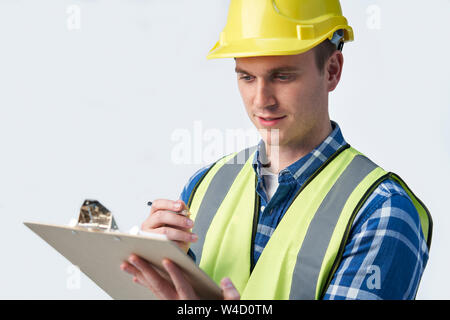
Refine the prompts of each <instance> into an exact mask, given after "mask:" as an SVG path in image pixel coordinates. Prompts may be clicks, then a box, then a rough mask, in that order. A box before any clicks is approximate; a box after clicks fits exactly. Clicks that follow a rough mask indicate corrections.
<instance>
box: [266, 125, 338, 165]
mask: <svg viewBox="0 0 450 320" xmlns="http://www.w3.org/2000/svg"><path fill="white" fill-rule="evenodd" d="M328 123H329V125H328V126H323V127H322V128H321V129H320V130H316V131H314V133H311V134H309V135H308V137H310V139H303V140H302V141H296V142H295V143H288V144H285V145H279V146H273V145H269V144H267V143H266V155H267V159H268V160H269V163H270V166H266V167H265V169H266V170H269V171H271V172H273V173H277V174H278V173H279V172H280V171H281V170H283V169H284V168H286V167H288V166H289V165H291V164H293V163H294V162H296V161H297V160H299V159H300V158H303V157H304V156H306V155H307V154H308V153H310V152H311V151H312V150H313V149H314V148H316V147H317V146H318V145H319V144H320V143H322V142H323V141H324V140H325V139H326V138H327V137H328V136H329V135H330V134H331V132H332V130H333V128H332V126H331V122H330V121H328Z"/></svg>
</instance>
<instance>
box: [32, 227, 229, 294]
mask: <svg viewBox="0 0 450 320" xmlns="http://www.w3.org/2000/svg"><path fill="white" fill-rule="evenodd" d="M112 223H113V222H112V221H110V222H109V224H110V225H111V224H112ZM24 224H25V225H26V226H27V227H28V228H30V229H31V230H32V231H33V232H35V233H36V234H37V235H38V236H39V237H41V238H42V239H43V240H45V241H46V242H47V243H48V244H49V245H50V246H52V247H53V248H54V249H56V250H57V251H58V252H59V253H60V254H62V255H63V256H64V257H65V258H67V259H68V260H69V261H70V262H71V263H72V264H74V265H76V266H78V267H79V268H80V270H81V271H82V272H83V273H84V274H86V275H87V276H88V277H89V278H90V279H91V280H92V281H94V282H95V283H96V284H97V285H98V286H99V287H100V288H102V289H103V290H104V291H105V292H106V293H107V294H108V295H110V296H111V297H112V298H113V299H156V297H155V296H154V295H153V293H152V292H151V291H150V290H149V289H147V288H145V287H143V286H141V285H139V284H136V283H134V282H133V281H132V280H131V275H129V274H128V273H126V272H124V271H122V270H121V269H120V264H121V263H122V262H123V261H125V260H127V259H128V257H129V256H130V255H131V254H132V253H135V254H137V255H139V256H141V257H142V258H144V259H146V260H148V261H149V262H151V263H152V264H153V265H154V266H155V267H157V268H158V270H159V271H160V272H161V273H163V274H165V271H163V270H164V268H163V266H162V263H161V262H162V260H163V259H164V258H168V259H170V260H172V261H173V262H174V263H176V264H177V265H178V266H179V267H180V268H181V269H183V271H184V272H185V274H186V275H187V278H188V281H189V282H190V283H191V284H192V286H193V287H194V289H195V291H196V293H197V294H198V295H199V297H200V298H201V299H222V292H221V289H220V288H219V286H218V285H217V284H216V283H215V282H214V281H213V280H212V279H211V278H210V277H209V276H208V275H207V274H206V273H205V272H203V270H201V269H200V268H199V267H198V266H197V265H196V264H195V263H194V261H193V260H192V259H191V258H190V257H189V256H188V255H186V253H184V252H183V251H182V250H180V249H179V248H178V246H177V245H176V244H174V243H173V242H172V241H169V240H167V239H165V238H164V237H158V236H156V237H150V236H149V234H146V235H139V234H138V235H132V234H127V233H121V232H119V231H117V230H108V229H107V230H101V229H98V228H97V229H89V228H85V227H80V226H79V225H77V226H60V225H51V224H42V223H34V222H24Z"/></svg>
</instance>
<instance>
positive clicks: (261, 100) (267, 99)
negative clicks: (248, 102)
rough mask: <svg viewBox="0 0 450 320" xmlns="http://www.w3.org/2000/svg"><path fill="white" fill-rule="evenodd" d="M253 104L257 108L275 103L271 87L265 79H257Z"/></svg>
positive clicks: (271, 105)
mask: <svg viewBox="0 0 450 320" xmlns="http://www.w3.org/2000/svg"><path fill="white" fill-rule="evenodd" d="M255 90H256V92H255V98H254V101H253V105H254V106H255V107H256V108H258V109H263V108H267V107H273V106H274V105H276V100H275V97H274V93H273V89H272V88H271V86H270V84H268V83H267V82H266V81H265V80H259V81H257V84H256V88H255Z"/></svg>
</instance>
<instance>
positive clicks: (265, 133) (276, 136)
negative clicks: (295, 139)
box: [258, 128, 283, 146]
mask: <svg viewBox="0 0 450 320" xmlns="http://www.w3.org/2000/svg"><path fill="white" fill-rule="evenodd" d="M258 131H259V134H260V135H261V138H262V139H263V140H264V142H265V143H266V145H275V146H278V145H280V144H281V143H282V141H283V132H282V130H281V129H279V128H269V129H268V128H259V129H258Z"/></svg>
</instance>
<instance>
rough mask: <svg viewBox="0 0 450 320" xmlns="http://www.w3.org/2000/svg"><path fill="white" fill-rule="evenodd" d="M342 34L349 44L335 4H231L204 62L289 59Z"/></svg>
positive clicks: (246, 0) (254, 0)
mask: <svg viewBox="0 0 450 320" xmlns="http://www.w3.org/2000/svg"><path fill="white" fill-rule="evenodd" d="M338 30H343V38H342V40H340V39H339V41H342V42H347V41H352V40H353V29H352V27H350V26H349V25H348V22H347V19H346V18H345V17H344V16H343V15H342V9H341V5H340V3H339V0H231V2H230V7H229V11H228V19H227V24H226V26H225V29H224V30H223V31H222V32H221V33H220V38H219V41H218V42H217V43H216V45H215V46H214V47H213V48H212V49H211V50H210V52H209V54H208V56H207V58H208V59H214V58H233V57H234V58H237V57H252V56H270V55H293V54H299V53H302V52H305V51H308V50H310V49H312V48H314V47H315V46H317V45H318V44H320V43H321V42H322V41H324V40H325V39H330V40H332V39H333V35H334V34H335V32H336V31H338Z"/></svg>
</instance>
